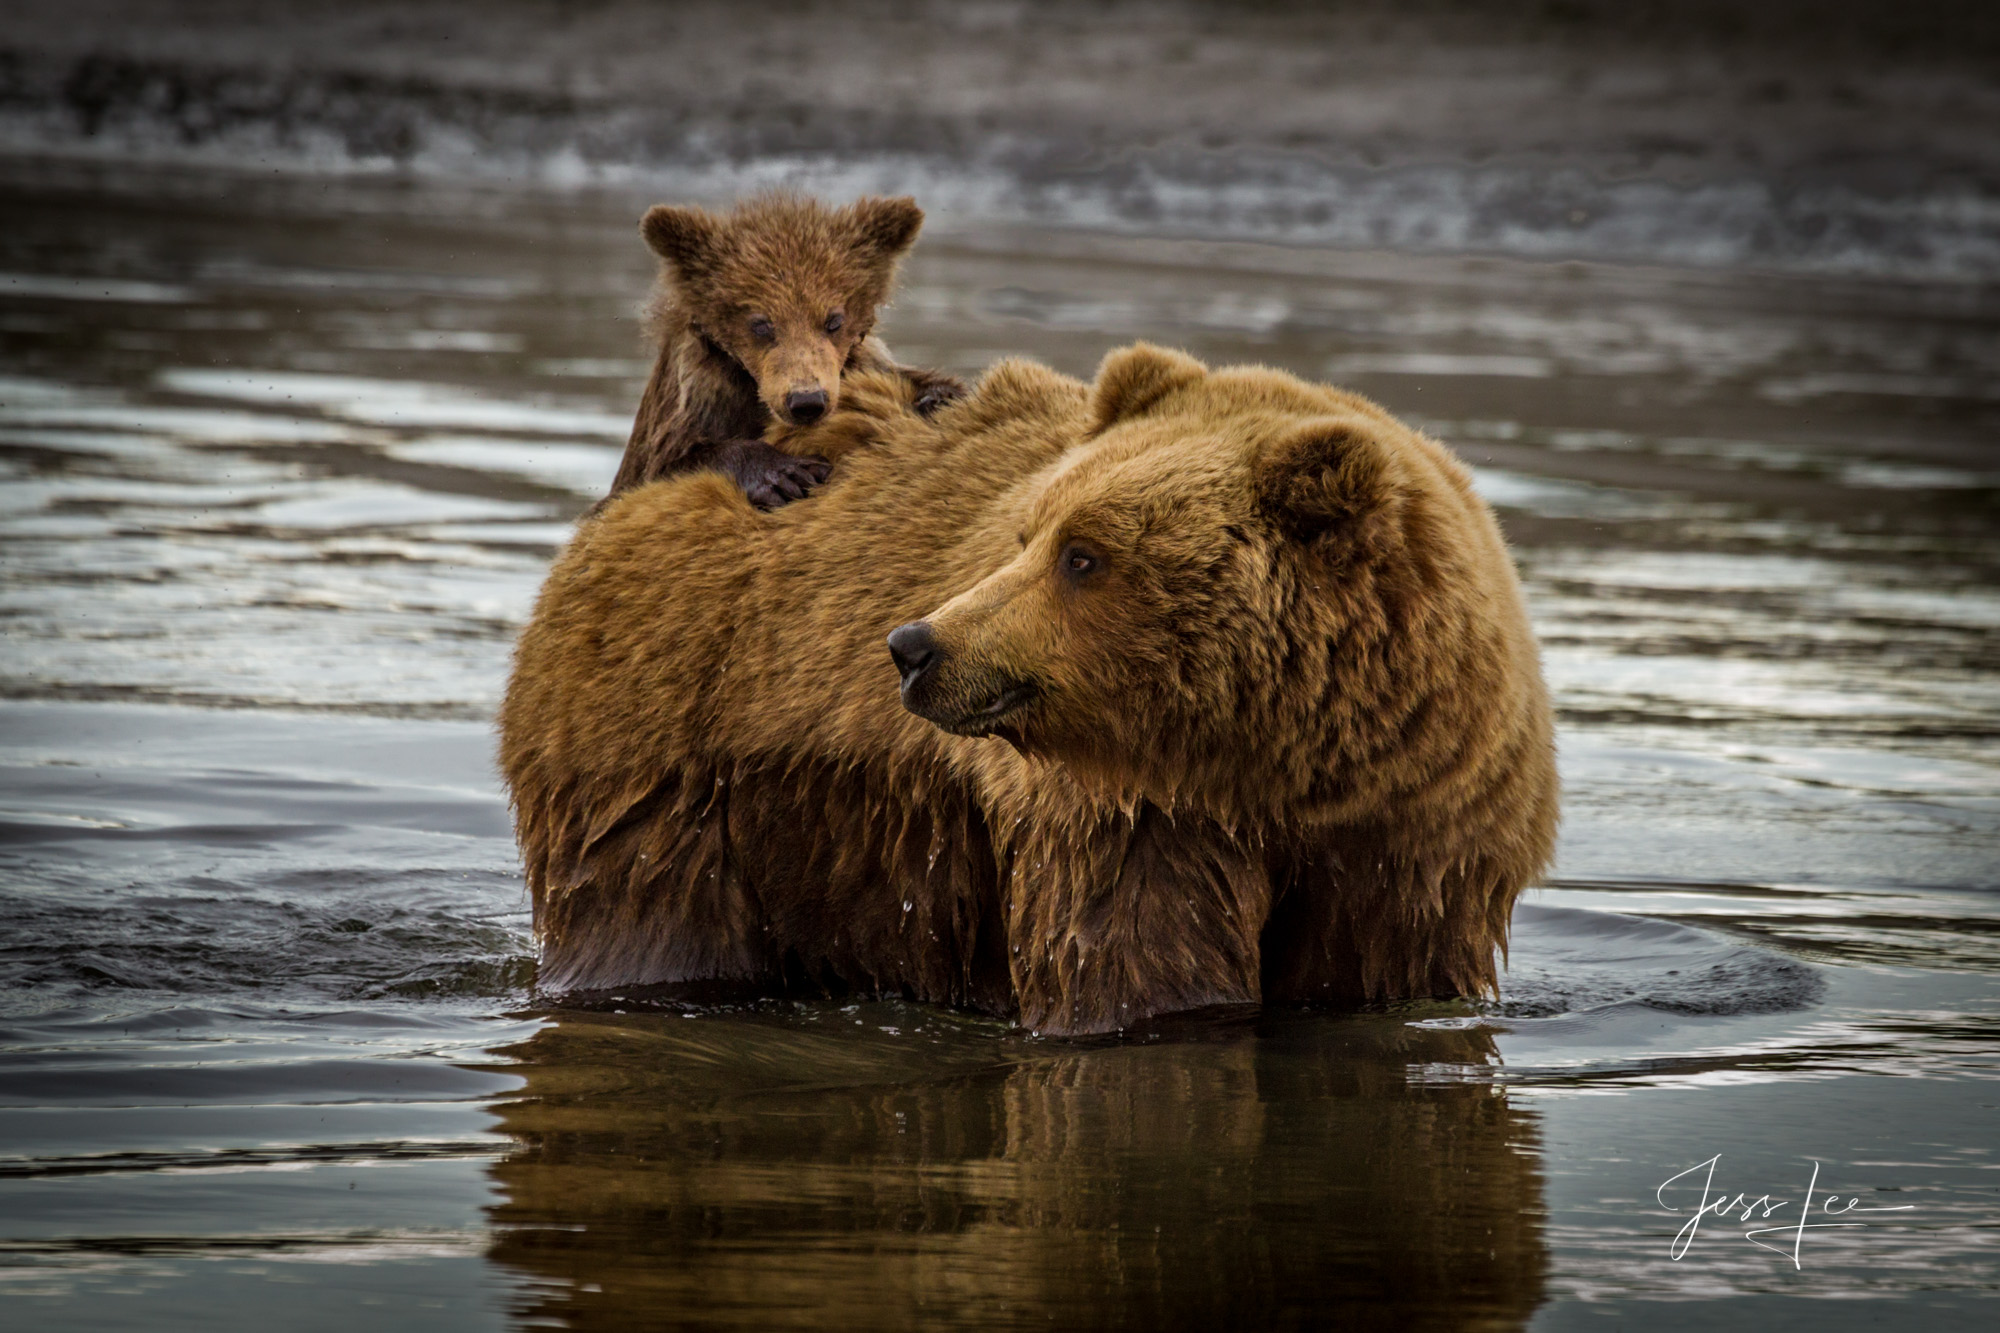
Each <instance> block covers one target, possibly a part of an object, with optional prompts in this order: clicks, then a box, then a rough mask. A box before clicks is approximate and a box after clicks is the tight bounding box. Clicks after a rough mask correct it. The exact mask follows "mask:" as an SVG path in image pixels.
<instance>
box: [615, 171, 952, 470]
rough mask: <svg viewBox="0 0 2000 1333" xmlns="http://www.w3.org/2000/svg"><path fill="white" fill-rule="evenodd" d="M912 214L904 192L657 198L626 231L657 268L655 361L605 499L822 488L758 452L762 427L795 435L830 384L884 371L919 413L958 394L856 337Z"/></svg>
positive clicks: (916, 221) (884, 290) (816, 411)
mask: <svg viewBox="0 0 2000 1333" xmlns="http://www.w3.org/2000/svg"><path fill="white" fill-rule="evenodd" d="M923 220H924V214H923V210H922V209H920V208H918V207H917V205H916V202H915V201H914V200H912V199H907V198H896V199H882V198H866V199H858V200H856V201H855V202H854V203H852V204H849V205H848V206H847V207H845V208H838V209H835V208H828V207H827V206H826V205H824V204H821V203H819V202H818V201H817V200H812V199H805V198H800V197H797V196H794V195H786V194H771V195H764V196H761V197H759V198H756V199H752V200H750V201H748V202H746V203H743V204H740V205H738V206H737V207H736V209H735V210H734V211H733V212H731V213H730V214H728V215H727V216H717V215H715V214H712V213H708V212H705V211H703V210H702V209H699V208H675V207H670V206H668V205H666V204H660V205H657V206H655V207H654V208H652V209H650V210H649V211H648V212H647V213H646V216H645V219H644V220H643V221H642V222H641V223H640V224H639V225H640V231H641V232H642V233H643V234H644V236H645V238H646V243H647V244H648V245H650V246H651V247H652V248H653V251H654V253H656V254H657V255H659V257H660V260H661V272H660V284H659V287H658V290H657V291H656V292H655V294H654V297H653V302H652V307H651V309H650V311H649V319H648V322H649V324H650V326H651V329H652V332H653V334H654V336H655V337H656V339H657V341H658V344H659V358H658V360H657V361H656V362H655V363H654V366H653V375H652V378H651V380H649V381H648V382H647V384H646V392H645V396H644V397H643V398H642V399H641V400H640V403H639V414H638V419H637V420H636V421H634V423H633V425H632V437H631V439H630V440H629V441H628V442H627V443H626V446H625V458H624V461H623V462H622V463H621V464H620V465H619V468H618V478H617V480H616V481H614V482H613V483H612V486H611V493H610V495H609V496H606V497H605V498H606V500H607V501H608V500H609V499H611V497H613V496H616V495H618V494H619V493H621V492H623V491H627V490H630V489H631V488H632V487H634V486H637V485H640V484H642V483H644V482H648V481H653V480H656V479H658V478H660V477H664V476H669V475H671V474H673V473H676V472H685V471H693V470H697V469H712V470H715V471H719V472H723V473H726V474H727V475H728V476H729V477H730V478H732V479H733V480H734V481H735V482H736V484H737V486H738V487H739V488H741V490H742V491H743V493H744V494H745V495H746V496H748V497H749V499H750V502H751V503H752V504H754V505H756V506H757V507H758V508H759V509H775V508H777V507H778V506H779V505H782V504H785V503H786V502H788V501H791V500H796V499H799V498H800V497H802V496H804V495H805V493H806V492H807V491H809V490H811V489H812V488H813V487H814V486H817V485H818V484H819V483H820V482H822V481H824V480H826V476H827V470H828V467H829V466H830V465H829V464H828V462H827V460H826V459H824V458H819V457H806V456H799V455H793V454H787V453H784V452H782V451H780V450H778V449H774V448H772V447H771V446H770V445H768V444H766V443H764V439H763V436H764V431H765V428H766V427H767V426H768V425H770V424H771V422H772V420H773V419H776V420H777V421H780V422H783V423H785V424H787V425H792V426H806V425H810V424H812V423H813V422H815V421H817V420H819V419H820V418H821V417H823V416H825V415H826V414H828V413H829V412H832V411H833V410H834V408H835V407H837V406H839V403H840V380H841V376H842V375H844V374H846V373H847V372H849V371H852V370H857V369H867V370H888V371H896V372H899V373H901V374H903V375H904V376H906V377H907V378H908V379H909V380H910V381H911V383H912V384H913V386H914V387H915V389H916V391H917V405H918V410H919V411H922V412H924V413H926V414H928V413H929V412H931V411H933V410H935V409H936V408H938V407H941V406H942V405H944V404H945V403H948V402H950V401H952V400H953V399H955V398H957V397H959V396H961V395H962V394H963V393H964V391H965V390H964V386H963V385H961V384H960V383H959V382H958V381H957V380H955V379H953V378H951V377H950V376H948V375H939V374H934V373H932V372H930V371H924V370H913V369H905V368H903V367H899V366H897V365H896V364H895V362H894V361H893V360H891V359H890V356H889V352H888V349H887V348H885V347H883V346H882V344H881V342H880V341H879V340H877V339H876V338H874V337H873V336H872V335H871V330H873V328H874V327H875V310H876V307H877V306H879V305H881V304H882V303H883V302H884V301H886V300H887V299H888V295H889V289H890V286H891V285H892V283H893V282H894V280H895V274H896V261H897V260H898V259H900V258H901V257H902V256H903V253H904V252H905V251H907V250H908V249H909V248H910V245H911V243H912V242H913V241H915V240H916V238H917V229H918V228H919V227H921V226H922V225H923Z"/></svg>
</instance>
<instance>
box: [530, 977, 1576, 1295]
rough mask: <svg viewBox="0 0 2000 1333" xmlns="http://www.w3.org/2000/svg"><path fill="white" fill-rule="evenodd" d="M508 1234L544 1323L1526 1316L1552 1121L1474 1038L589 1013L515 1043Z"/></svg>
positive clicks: (1371, 1020)
mask: <svg viewBox="0 0 2000 1333" xmlns="http://www.w3.org/2000/svg"><path fill="white" fill-rule="evenodd" d="M505 1053H506V1054H509V1055H511V1056H513V1057H514V1058H515V1059H516V1060H518V1062H519V1063H518V1064H517V1065H516V1066H515V1067H514V1068H515V1069H516V1071H517V1072H519V1073H522V1074H525V1075H526V1077H527V1080H528V1082H527V1086H526V1088H525V1089H524V1091H523V1095H522V1097H521V1098H520V1099H519V1100H517V1101H514V1102H511V1103H508V1104H505V1105H503V1106H501V1107H499V1108H498V1110H499V1114H500V1116H501V1118H502V1122H503V1126H502V1127H503V1128H504V1129H505V1131H506V1132H507V1133H509V1134H511V1135H512V1136H514V1138H515V1139H516V1140H517V1141H518V1142H517V1146H516V1147H515V1148H514V1149H513V1151H512V1152H511V1153H510V1154H509V1155H508V1156H507V1157H506V1158H505V1159H504V1160H502V1161H501V1162H500V1163H499V1164H498V1165H496V1166H495V1168H494V1175H495V1178H496V1183H497V1185H498V1187H499V1190H500V1192H501V1196H502V1199H503V1201H502V1202H500V1203H498V1204H496V1205H495V1206H494V1209H493V1222H494V1226H495V1236H496V1239H495V1241H494V1247H493V1251H492V1255H493V1258H494V1259H495V1260H496V1261H497V1262H499V1263H500V1264H502V1265H504V1266H506V1267H507V1268H509V1269H511V1270H513V1271H514V1272H515V1273H516V1274H517V1275H519V1276H521V1277H523V1278H526V1279H527V1281H525V1282H524V1283H523V1284H522V1287H521V1289H520V1290H521V1295H520V1297H519V1304H518V1306H517V1309H516V1311H515V1313H516V1314H517V1316H519V1317H520V1318H521V1320H522V1321H523V1323H525V1324H528V1325H532V1326H543V1327H546V1326H551V1325H553V1326H556V1327H576V1328H593V1329H595V1328H604V1329H612V1328H637V1327H659V1326H670V1327H677V1326H689V1327H744V1328H773V1327H810V1328H826V1327H870V1328H903V1327H918V1326H923V1327H966V1328H1002V1327H1015V1326H1024V1327H1025V1326H1033V1327H1040V1328H1048V1327H1062V1328H1069V1327H1104V1326H1111V1327H1134V1328H1147V1329H1156V1328H1239V1327H1318V1326H1322V1325H1332V1324H1335V1323H1341V1322H1346V1321H1347V1320H1349V1319H1352V1320H1354V1321H1356V1322H1358V1323H1359V1324H1360V1325H1361V1326H1363V1327H1424V1328H1453V1329H1459V1328H1480V1329H1484V1328H1513V1327H1519V1326H1521V1325H1522V1324H1523V1323H1525V1321H1526V1320H1527V1318H1528V1316H1529V1315H1530V1314H1531V1313H1532V1312H1533V1310H1534V1309H1535V1307H1536V1305H1537V1304H1538V1303H1539V1301H1540V1299H1541V1294H1542V1284H1543V1275H1544V1271H1545V1268H1546V1254H1545V1251H1544V1248H1543V1242H1542V1234H1541V1227H1542V1222H1541V1218H1542V1185H1541V1176H1540V1171H1539V1168H1538V1165H1537V1163H1538V1158H1539V1144H1538V1135H1537V1130H1536V1123H1535V1117H1534V1116H1533V1115H1532V1114H1529V1113H1525V1112H1523V1111H1520V1110H1518V1109H1516V1108H1514V1107H1512V1106H1510V1105H1509V1102H1508V1099H1507V1097H1506V1096H1505V1095H1504V1094H1503V1093H1502V1092H1500V1091H1499V1090H1497V1089H1495V1088H1493V1087H1492V1086H1490V1085H1488V1084H1486V1083H1483V1082H1480V1081H1477V1080H1476V1079H1474V1080H1469V1081H1451V1080H1450V1079H1449V1078H1447V1079H1442V1080H1439V1079H1435V1078H1434V1077H1433V1079H1432V1081H1423V1080H1422V1078H1421V1076H1420V1071H1425V1070H1426V1069H1429V1070H1432V1071H1435V1070H1437V1069H1439V1068H1440V1067H1444V1068H1447V1069H1448V1068H1449V1067H1451V1066H1459V1067H1464V1066H1480V1065H1484V1064H1487V1063H1489V1062H1490V1061H1491V1058H1492V1049H1491V1046H1490V1043H1489V1042H1488V1041H1487V1039H1486V1038H1485V1037H1484V1036H1482V1035H1481V1034H1479V1033H1477V1032H1468V1031H1434V1030H1429V1029H1416V1028H1412V1027H1410V1026H1409V1025H1408V1024H1407V1023H1406V1022H1404V1021H1403V1020H1402V1019H1400V1018H1397V1017H1395V1016H1389V1015H1368V1016H1358V1017H1325V1016H1319V1017H1314V1016H1307V1015H1287V1016H1267V1017H1266V1018H1265V1019H1263V1020H1262V1021H1261V1022H1258V1023H1255V1024H1251V1023H1244V1022H1234V1023H1230V1022H1222V1023H1203V1022H1201V1021H1200V1020H1185V1021H1183V1022H1181V1023H1180V1024H1178V1025H1176V1026H1175V1027H1173V1028H1172V1029H1168V1030H1163V1031H1162V1032H1161V1033H1160V1034H1158V1035H1157V1036H1156V1037H1155V1038H1154V1039H1151V1040H1142V1041H1129V1040H1128V1041H1125V1042H1121V1043H1116V1044H1112V1043H1103V1044H1082V1043H1057V1042H1047V1041H1036V1040H1032V1039H1027V1038H1022V1037H1018V1036H1006V1035H1001V1029H999V1028H998V1027H995V1026H992V1025H988V1024H984V1023H981V1022H979V1021H977V1020H969V1019H963V1018H960V1017H957V1016H955V1015H951V1014H945V1013H941V1012H939V1011H934V1010H923V1009H918V1008H915V1007H913V1006H906V1005H897V1004H865V1005H860V1006H848V1007H846V1008H840V1007H836V1006H833V1005H818V1006H803V1007H796V1008H795V1007H793V1006H789V1005H786V1006H782V1007H780V1006H776V1005H772V1006H767V1007H764V1008H762V1009H758V1010H752V1011H748V1012H743V1013H736V1014H705V1015H702V1016H701V1017H699V1018H697V1019H694V1020H689V1019H685V1018H683V1017H681V1016H680V1015H678V1014H651V1015H609V1014H571V1015H565V1016H562V1017H561V1018H559V1019H558V1020H557V1021H555V1022H553V1023H552V1024H551V1025H550V1026H548V1027H547V1028H545V1029H543V1030H542V1031H541V1032H539V1033H537V1034H536V1036H534V1037H533V1038H532V1039H531V1040H529V1041H527V1042H525V1043H523V1044H521V1045H520V1046H518V1047H514V1048H511V1049H510V1050H509V1051H507V1052H505Z"/></svg>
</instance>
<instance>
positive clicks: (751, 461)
mask: <svg viewBox="0 0 2000 1333" xmlns="http://www.w3.org/2000/svg"><path fill="white" fill-rule="evenodd" d="M715 466H716V467H717V468H720V469H721V470H722V471H723V472H725V473H727V474H728V475H729V478H730V480H732V481H734V482H735V483H736V484H737V486H738V487H740V488H741V489H742V491H743V494H744V496H745V497H746V498H747V499H748V500H749V501H750V503H751V504H753V505H755V506H756V507H757V508H759V509H776V508H777V507H778V506H780V505H787V504H790V503H791V502H792V501H794V500H803V499H805V498H806V496H807V495H808V494H810V493H811V492H812V489H813V487H815V486H817V485H819V484H820V483H821V482H823V481H825V480H826V478H827V474H828V473H830V472H831V471H832V470H833V464H832V463H829V462H828V461H827V460H826V459H824V458H819V457H817V456H804V455H799V454H788V453H785V452H784V451H783V450H781V449H773V448H772V447H771V446H770V445H768V444H765V443H764V442H763V441H762V440H730V441H728V442H727V443H725V444H723V445H720V446H719V447H717V449H716V451H715Z"/></svg>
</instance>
